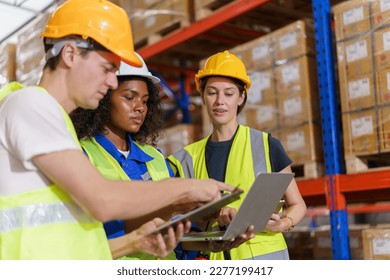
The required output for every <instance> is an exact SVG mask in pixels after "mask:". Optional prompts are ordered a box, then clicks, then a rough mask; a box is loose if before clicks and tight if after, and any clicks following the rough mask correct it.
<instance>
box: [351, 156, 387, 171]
mask: <svg viewBox="0 0 390 280" xmlns="http://www.w3.org/2000/svg"><path fill="white" fill-rule="evenodd" d="M344 159H345V167H346V173H347V174H354V173H362V172H370V171H378V170H388V169H390V153H381V154H371V155H348V156H345V158H344Z"/></svg>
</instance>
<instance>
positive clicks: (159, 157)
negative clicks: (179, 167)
mask: <svg viewBox="0 0 390 280" xmlns="http://www.w3.org/2000/svg"><path fill="white" fill-rule="evenodd" d="M134 144H135V145H136V146H137V147H138V148H140V149H141V150H142V151H144V152H145V153H146V154H148V155H149V156H151V157H152V158H153V160H151V161H148V162H146V167H147V168H148V172H149V174H150V177H152V180H153V181H159V180H162V179H166V178H169V177H170V175H169V171H168V167H167V164H166V161H165V158H164V155H163V154H162V153H160V152H159V151H158V150H157V149H156V148H155V147H153V146H151V145H141V144H139V143H137V142H135V141H134Z"/></svg>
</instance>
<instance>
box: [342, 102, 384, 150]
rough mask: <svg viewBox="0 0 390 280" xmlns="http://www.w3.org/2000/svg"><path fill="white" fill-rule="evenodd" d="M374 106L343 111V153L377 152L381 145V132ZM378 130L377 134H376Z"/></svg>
mask: <svg viewBox="0 0 390 280" xmlns="http://www.w3.org/2000/svg"><path fill="white" fill-rule="evenodd" d="M377 114H378V113H377V111H376V109H375V108H369V109H365V110H361V111H356V112H349V113H343V115H342V119H343V138H344V153H345V155H346V156H348V155H368V154H377V153H378V152H379V151H380V150H381V149H383V147H381V146H380V145H381V144H380V141H379V135H380V134H381V133H382V127H381V125H378V124H380V121H378V117H377ZM378 131H379V135H378Z"/></svg>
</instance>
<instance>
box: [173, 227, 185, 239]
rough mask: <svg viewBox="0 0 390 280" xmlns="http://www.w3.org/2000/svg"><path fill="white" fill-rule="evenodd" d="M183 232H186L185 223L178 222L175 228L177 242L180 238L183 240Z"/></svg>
mask: <svg viewBox="0 0 390 280" xmlns="http://www.w3.org/2000/svg"><path fill="white" fill-rule="evenodd" d="M183 234H184V225H183V223H178V224H177V226H176V230H175V238H176V239H175V241H174V242H175V243H176V242H177V241H178V240H181V239H182V238H183Z"/></svg>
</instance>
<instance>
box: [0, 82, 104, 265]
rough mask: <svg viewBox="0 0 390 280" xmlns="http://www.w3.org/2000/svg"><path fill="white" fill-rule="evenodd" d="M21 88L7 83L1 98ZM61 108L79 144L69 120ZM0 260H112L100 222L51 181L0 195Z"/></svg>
mask: <svg viewBox="0 0 390 280" xmlns="http://www.w3.org/2000/svg"><path fill="white" fill-rule="evenodd" d="M23 87H24V86H23V85H21V84H19V83H17V82H12V83H10V84H8V85H6V86H5V87H4V88H3V89H2V90H1V91H0V100H1V99H3V98H4V97H6V96H7V95H8V94H10V93H12V92H13V91H16V90H19V89H22V88H23ZM37 88H39V89H40V90H42V92H45V93H46V90H45V89H43V88H41V87H37ZM26 94H28V93H26ZM60 108H61V111H62V112H63V116H64V118H65V122H66V126H67V128H68V130H69V132H70V133H71V134H72V136H73V138H74V140H75V142H76V143H78V145H79V142H78V140H77V136H76V132H75V130H74V127H73V124H72V121H71V120H70V118H69V116H68V114H67V113H66V112H65V111H64V110H63V108H62V107H60ZM0 259H36V260H38V259H47V260H48V259H63V260H67V259H70V260H72V259H73V260H80V259H93V260H95V259H112V255H111V251H110V248H109V245H108V241H107V238H106V235H105V232H104V229H103V225H102V223H100V222H99V221H97V220H95V219H93V218H92V217H91V216H90V215H88V214H87V213H85V212H84V211H83V210H82V209H81V208H80V207H79V206H78V205H77V204H76V203H75V202H74V201H73V199H72V198H71V197H70V196H69V195H68V194H67V193H65V192H64V191H63V190H62V189H61V188H60V187H58V186H56V185H55V184H52V185H50V186H47V187H45V188H41V189H38V190H33V191H28V192H23V193H20V194H15V195H9V196H3V197H0Z"/></svg>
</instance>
